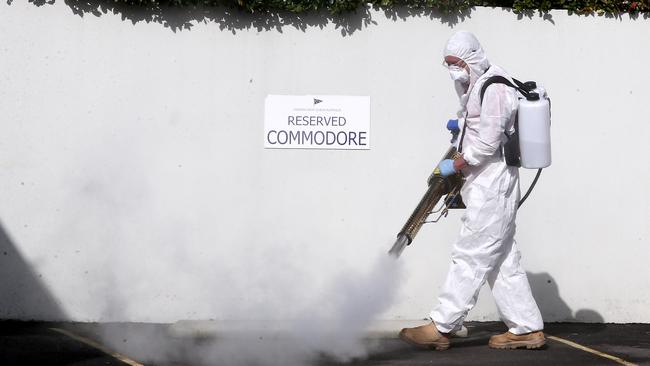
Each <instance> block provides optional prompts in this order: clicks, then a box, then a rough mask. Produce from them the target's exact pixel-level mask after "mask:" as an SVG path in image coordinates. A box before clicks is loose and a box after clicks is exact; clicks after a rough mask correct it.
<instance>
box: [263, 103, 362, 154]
mask: <svg viewBox="0 0 650 366" xmlns="http://www.w3.org/2000/svg"><path fill="white" fill-rule="evenodd" d="M264 147H265V148H276V149H344V150H367V149H370V97H367V96H340V95H319V96H315V95H268V96H267V97H266V101H265V104H264Z"/></svg>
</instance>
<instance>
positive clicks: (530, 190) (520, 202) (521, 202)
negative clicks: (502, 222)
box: [517, 169, 542, 209]
mask: <svg viewBox="0 0 650 366" xmlns="http://www.w3.org/2000/svg"><path fill="white" fill-rule="evenodd" d="M541 174H542V169H537V174H536V175H535V179H533V183H531V184H530V187H528V191H527V192H526V194H525V195H524V198H522V199H521V201H519V205H518V206H517V209H519V207H521V205H523V204H524V201H525V200H526V198H528V196H529V195H530V192H532V191H533V188H535V184H536V183H537V180H538V179H539V176H540V175H541Z"/></svg>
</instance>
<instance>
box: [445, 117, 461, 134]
mask: <svg viewBox="0 0 650 366" xmlns="http://www.w3.org/2000/svg"><path fill="white" fill-rule="evenodd" d="M447 129H448V130H449V131H451V133H459V132H460V127H458V120H457V119H450V120H449V121H447Z"/></svg>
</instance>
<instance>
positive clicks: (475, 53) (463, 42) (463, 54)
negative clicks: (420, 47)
mask: <svg viewBox="0 0 650 366" xmlns="http://www.w3.org/2000/svg"><path fill="white" fill-rule="evenodd" d="M447 56H456V57H458V58H460V59H461V60H463V61H464V62H465V63H466V64H467V66H469V69H470V73H469V87H468V88H467V91H465V96H466V95H469V92H471V91H472V88H473V87H474V84H476V80H478V79H479V78H480V77H481V76H482V75H483V74H484V73H485V72H486V71H487V69H489V68H490V61H488V59H487V57H486V56H485V51H483V47H481V44H480V43H479V41H478V39H477V38H476V36H474V35H473V34H472V33H470V32H466V31H459V32H456V33H455V34H454V35H453V36H451V38H449V40H448V41H447V44H446V45H445V50H444V52H443V57H447ZM457 91H458V92H459V93H458V94H459V97H460V99H461V106H462V107H464V106H465V104H466V103H467V98H466V97H465V98H463V95H462V94H461V92H460V91H459V90H458V86H457Z"/></svg>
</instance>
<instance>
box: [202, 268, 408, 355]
mask: <svg viewBox="0 0 650 366" xmlns="http://www.w3.org/2000/svg"><path fill="white" fill-rule="evenodd" d="M374 261H375V262H374V264H373V265H372V266H370V269H369V270H368V271H367V272H360V271H353V270H351V271H343V272H341V273H339V274H338V275H337V276H336V277H335V278H332V279H331V282H330V283H329V284H327V285H326V286H325V287H324V288H323V289H322V292H321V293H320V296H318V297H316V298H313V299H310V301H308V302H306V306H305V308H304V309H303V310H302V312H301V313H300V314H299V316H298V317H297V318H296V319H293V320H288V321H287V323H286V324H285V326H281V327H280V328H284V329H279V330H277V332H274V331H271V332H268V331H267V332H266V333H265V331H264V329H263V324H264V322H263V321H261V322H259V324H258V326H255V324H251V326H250V328H249V329H242V333H240V334H239V335H238V337H233V338H229V339H225V340H223V341H215V343H214V344H213V345H212V346H213V348H212V349H210V350H209V351H208V353H207V354H206V355H205V356H206V357H205V361H206V362H207V363H210V362H214V364H220V363H223V364H226V363H228V364H242V365H243V364H246V365H254V364H257V365H271V364H278V365H279V364H285V365H300V364H305V363H307V362H310V361H314V360H315V359H316V358H318V357H319V356H320V355H325V356H327V357H330V358H333V359H335V360H337V361H349V360H352V359H355V358H364V357H366V356H367V351H368V350H367V348H366V345H365V344H364V341H363V338H364V336H365V335H366V330H367V329H368V327H369V326H370V325H371V323H372V322H373V321H374V320H376V319H377V317H378V316H379V315H381V314H382V313H383V312H384V311H385V310H387V309H388V308H389V306H390V305H391V304H392V303H393V300H394V298H395V295H396V292H397V290H398V284H399V282H400V265H399V262H398V261H396V260H395V259H394V258H392V257H389V256H387V255H385V256H379V257H377V258H375V259H374ZM294 291H296V292H300V291H301V289H300V288H294ZM287 305H289V304H287ZM275 316H276V319H278V320H281V319H282V316H283V314H275ZM271 327H272V326H271ZM256 328H257V329H256ZM260 328H262V329H260ZM265 336H266V337H270V338H269V339H265V338H264V337H265Z"/></svg>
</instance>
